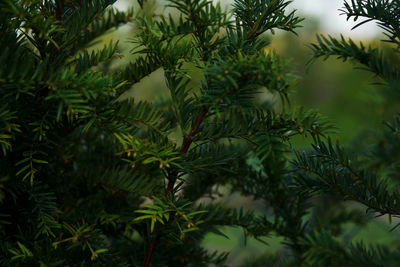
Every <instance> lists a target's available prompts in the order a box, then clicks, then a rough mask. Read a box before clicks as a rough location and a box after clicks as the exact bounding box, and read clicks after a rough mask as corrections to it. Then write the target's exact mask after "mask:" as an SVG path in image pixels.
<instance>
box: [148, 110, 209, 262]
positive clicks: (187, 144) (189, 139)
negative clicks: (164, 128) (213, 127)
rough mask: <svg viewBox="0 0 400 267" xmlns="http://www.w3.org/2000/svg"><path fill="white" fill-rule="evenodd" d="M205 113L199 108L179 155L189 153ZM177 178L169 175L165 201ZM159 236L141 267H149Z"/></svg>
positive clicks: (149, 249)
mask: <svg viewBox="0 0 400 267" xmlns="http://www.w3.org/2000/svg"><path fill="white" fill-rule="evenodd" d="M207 111H208V109H207V108H206V107H202V108H201V110H200V112H199V115H198V116H197V119H196V122H195V124H194V126H193V128H192V129H191V130H190V132H189V134H188V135H186V136H185V137H184V139H183V143H182V148H181V152H180V154H181V155H184V154H186V153H187V152H188V151H189V148H190V145H191V144H192V143H193V141H194V140H196V134H197V131H198V130H199V128H200V125H201V123H202V122H203V120H204V118H205V117H206V115H207ZM177 178H178V173H177V172H175V173H173V174H171V176H170V177H169V180H168V185H167V188H166V189H165V198H166V199H168V196H169V194H170V193H171V192H172V191H173V189H174V186H175V182H176V180H177ZM172 216H173V214H172ZM161 236H162V233H161V232H160V233H159V234H157V236H156V237H154V238H153V240H152V241H151V244H150V247H149V248H148V250H147V253H146V258H145V260H144V263H143V267H149V266H150V263H151V259H152V257H153V254H154V251H155V249H156V247H157V245H158V242H159V240H160V238H161Z"/></svg>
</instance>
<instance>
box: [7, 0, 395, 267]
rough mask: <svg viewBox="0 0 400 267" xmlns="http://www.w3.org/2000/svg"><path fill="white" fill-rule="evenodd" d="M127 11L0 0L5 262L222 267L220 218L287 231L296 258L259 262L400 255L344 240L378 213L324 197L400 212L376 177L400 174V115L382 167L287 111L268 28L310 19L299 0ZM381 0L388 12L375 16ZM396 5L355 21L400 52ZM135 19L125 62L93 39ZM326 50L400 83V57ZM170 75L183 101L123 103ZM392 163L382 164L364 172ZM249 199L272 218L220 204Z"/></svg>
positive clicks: (313, 115)
mask: <svg viewBox="0 0 400 267" xmlns="http://www.w3.org/2000/svg"><path fill="white" fill-rule="evenodd" d="M113 2H114V1H113V0H86V1H78V0H56V1H42V0H40V1H39V0H38V1H24V0H18V1H11V0H1V1H0V10H1V12H0V20H1V22H0V25H1V26H0V27H1V30H2V31H1V32H2V33H3V35H2V37H1V39H0V47H1V48H2V54H1V56H0V84H1V91H0V101H1V105H0V121H1V123H0V144H1V149H2V151H1V153H2V154H1V161H0V173H1V175H0V217H1V219H0V240H1V241H0V251H1V252H0V263H1V264H2V265H4V266H75V265H80V266H111V265H112V264H114V265H116V266H141V265H143V266H150V265H151V266H210V265H212V264H214V265H216V266H224V265H226V259H227V253H217V252H213V251H209V250H207V249H205V248H203V247H202V246H201V241H202V240H203V238H204V236H205V235H206V234H208V233H216V234H221V235H223V233H221V232H220V230H219V229H220V227H221V226H236V227H240V228H241V229H243V232H244V233H245V235H246V236H249V237H253V238H256V239H258V240H260V241H262V242H264V240H265V237H268V236H269V235H270V234H271V233H276V234H277V235H279V236H282V237H284V238H285V245H286V246H285V250H284V251H283V252H282V253H279V254H277V255H268V254H266V255H264V256H263V257H261V258H259V259H254V260H252V261H251V262H249V263H248V264H251V266H269V265H286V266H293V265H299V264H304V265H321V264H328V263H329V264H331V265H338V266H342V265H343V263H345V264H347V262H354V264H359V263H368V264H374V263H376V264H377V265H379V264H383V263H388V264H389V263H391V262H395V260H396V259H397V258H398V253H396V252H395V251H392V250H389V249H388V248H384V247H377V248H373V249H372V248H366V247H365V246H363V245H362V244H355V245H353V246H351V247H350V248H346V247H345V246H344V245H342V244H340V243H339V242H337V240H336V239H335V237H337V236H339V235H340V234H341V233H342V230H343V224H344V223H346V222H348V221H356V222H359V223H363V222H364V220H362V219H360V218H361V217H362V216H364V215H360V214H359V213H357V211H347V210H343V209H341V207H337V206H335V205H334V203H335V199H332V197H331V196H329V197H327V196H325V197H323V196H321V197H320V199H319V200H318V201H313V200H314V199H315V197H316V192H320V191H323V192H331V193H335V194H336V195H339V196H342V197H344V198H345V199H353V200H357V201H359V202H361V203H363V204H365V205H367V206H368V207H369V210H370V211H374V212H378V213H379V214H389V215H390V216H396V215H397V212H396V209H397V205H399V204H398V203H399V202H398V201H397V198H398V194H397V193H396V191H389V189H388V188H390V186H391V185H392V184H393V182H391V181H389V180H388V179H385V180H384V181H382V180H381V179H380V178H378V174H383V175H384V177H388V178H389V177H391V175H396V174H397V173H398V166H397V165H396V164H395V162H396V159H395V158H394V157H393V155H394V154H395V152H397V151H398V149H396V145H397V144H398V142H397V143H391V141H389V140H394V139H390V138H397V139H396V140H398V138H399V135H398V128H399V125H400V122H399V121H398V120H397V121H395V123H393V124H389V128H390V131H388V132H386V133H385V134H384V135H382V136H384V137H385V138H387V139H385V140H388V141H387V142H386V143H384V144H383V145H380V144H378V145H377V146H376V147H375V150H374V153H375V154H374V155H377V156H374V158H373V160H374V162H372V161H367V158H365V159H364V160H363V161H362V162H360V164H358V163H356V162H355V161H350V159H349V157H348V156H346V153H345V152H344V150H343V149H341V148H339V147H335V146H333V145H332V144H331V142H330V141H328V143H327V144H325V143H323V142H322V141H321V140H323V139H324V138H325V137H326V136H327V134H329V133H330V132H332V131H333V130H334V126H333V125H332V124H330V123H329V122H328V121H327V120H326V119H324V118H323V117H321V115H319V114H318V113H317V112H314V111H306V110H304V109H303V108H297V107H296V106H295V105H293V104H291V103H290V92H291V90H292V88H293V86H294V84H295V75H293V74H292V73H291V72H290V69H289V68H288V64H287V63H285V61H284V60H282V59H281V58H280V57H279V56H278V55H277V54H276V53H274V52H267V51H270V50H267V49H266V47H268V45H269V40H268V38H267V37H266V33H271V32H272V33H274V30H277V29H279V30H284V31H290V32H293V33H294V32H295V30H296V28H297V27H299V26H300V23H301V21H302V19H301V18H299V17H297V16H296V14H295V11H292V12H288V11H285V10H286V9H287V7H288V5H289V4H290V1H285V0H235V1H234V4H233V9H232V11H229V10H225V9H224V8H222V7H221V6H220V5H219V4H216V3H214V2H212V1H207V0H169V1H168V2H167V6H168V7H169V8H170V9H168V10H175V11H177V12H178V15H177V16H175V15H173V14H172V13H170V14H169V13H166V12H164V13H163V14H160V13H158V9H157V8H158V7H159V4H158V3H157V2H156V1H155V0H147V1H145V0H141V1H138V4H139V5H138V9H137V10H134V11H133V10H130V11H128V12H121V11H116V10H114V9H113V8H112V7H111V4H113ZM362 5H365V7H364V6H362ZM368 5H371V6H372V5H375V6H373V8H367V6H368ZM377 6H378V7H379V8H381V9H382V10H385V12H387V13H385V12H383V11H382V10H381V12H376V13H371V14H370V13H368V12H372V11H374V10H376V7H377ZM387 6H390V8H387ZM397 6H398V4H396V2H395V1H394V2H388V1H357V2H352V4H351V5H349V4H346V12H347V14H348V15H349V17H352V16H356V17H361V16H367V17H368V16H371V17H372V18H373V19H378V20H379V21H382V23H381V26H382V27H383V28H384V29H385V30H386V31H388V32H389V35H388V37H389V40H390V41H391V42H393V43H394V44H397V40H398V39H397V37H396V36H397V35H396V31H397V30H398V29H397V28H396V27H397V26H396V25H395V22H397V21H396V20H395V18H396V17H395V15H396V12H397V11H396V7H397ZM371 10H372V11H371ZM361 12H364V13H361ZM379 16H383V17H382V18H381V17H379ZM385 16H387V17H385ZM387 21H392V22H393V23H392V24H393V25H392V24H388V22H387ZM126 23H131V24H133V25H135V27H136V35H135V36H133V41H132V43H133V46H134V47H133V49H132V53H133V54H135V55H136V58H135V60H134V61H132V62H131V63H129V64H128V65H127V66H124V67H121V68H117V69H113V68H110V66H111V62H112V61H113V60H115V59H116V58H119V57H121V55H120V53H119V51H118V44H117V43H116V42H111V43H110V44H108V45H105V46H104V48H102V49H98V50H96V49H95V50H93V48H92V46H93V44H94V43H95V42H96V40H97V38H98V37H100V36H101V35H103V34H104V33H106V32H108V31H110V30H112V29H115V28H116V27H118V26H120V25H123V24H126ZM388 25H390V26H388ZM319 40H320V42H319V44H316V45H314V46H313V49H314V52H315V57H316V58H317V57H320V56H324V55H338V56H342V57H344V58H345V59H350V58H354V59H356V60H359V61H360V62H361V63H362V64H365V65H367V66H368V67H369V68H370V69H371V70H373V71H374V72H376V73H378V74H379V75H380V76H381V77H382V78H384V79H385V80H386V81H388V84H389V85H390V86H393V88H396V81H397V79H396V77H397V76H396V75H397V74H396V68H395V65H394V63H392V62H389V61H388V60H387V59H384V58H383V55H382V54H381V53H379V51H378V50H374V49H372V48H371V49H366V48H364V47H362V46H361V47H358V46H356V45H355V44H354V43H353V42H351V41H345V40H342V41H336V40H335V39H333V38H331V39H327V38H323V37H320V39H319ZM395 49H397V48H395ZM346 53H347V54H346ZM158 69H161V70H162V71H163V75H164V78H165V83H166V86H167V88H168V91H169V96H168V97H161V96H154V100H153V101H151V102H149V101H138V100H135V99H132V98H128V99H125V100H121V95H122V94H124V93H126V92H127V91H128V90H129V88H130V87H131V86H132V85H134V84H136V83H138V82H139V81H140V80H141V79H142V78H144V77H146V76H147V75H150V74H151V73H153V72H154V71H156V70H158ZM195 73H201V77H202V79H201V84H200V85H199V86H197V85H195V84H194V83H192V82H191V81H192V78H191V76H193V74H195ZM299 135H301V136H308V137H311V139H310V141H311V142H314V144H315V145H314V148H315V150H316V152H315V153H314V154H310V153H298V154H297V161H295V162H294V163H293V164H292V165H290V164H289V161H290V152H293V147H292V145H291V140H292V138H293V137H295V136H299ZM328 140H330V139H328ZM390 151H393V152H390ZM389 152H390V153H389ZM397 153H398V152H397ZM386 158H390V161H388V160H387V159H386ZM377 166H378V167H379V168H380V169H381V170H382V171H380V172H377V171H375V172H368V171H364V170H365V169H366V168H367V167H371V168H378V167H377ZM383 170H384V171H383ZM379 177H380V176H379ZM385 185H387V187H385ZM234 192H239V193H241V194H242V195H244V196H249V197H252V198H254V199H257V200H262V201H263V203H264V205H265V208H266V209H268V212H267V213H265V214H260V213H258V212H255V211H251V210H250V211H249V210H244V209H243V208H240V207H235V208H232V207H224V206H223V205H221V204H220V202H218V199H219V197H220V196H224V195H225V196H227V195H230V194H232V193H234ZM205 198H209V199H211V201H205ZM321 200H322V201H321ZM326 207H330V209H329V210H327V209H326ZM310 211H311V213H310ZM322 214H323V215H324V216H325V217H324V218H322V217H321V215H322ZM390 218H391V217H390ZM335 222H337V223H335Z"/></svg>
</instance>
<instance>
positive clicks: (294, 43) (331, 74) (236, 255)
mask: <svg viewBox="0 0 400 267" xmlns="http://www.w3.org/2000/svg"><path fill="white" fill-rule="evenodd" d="M302 1H305V0H295V2H296V4H297V6H299V5H301V2H302ZM163 2H164V3H165V1H162V0H158V3H159V4H160V3H161V4H162V3H163ZM221 2H222V4H224V5H226V6H227V7H228V6H229V3H230V1H229V0H221ZM136 5H137V2H136V1H134V0H119V1H118V2H117V4H116V7H118V8H121V9H125V8H128V7H134V8H135V6H136ZM156 12H159V13H160V14H162V13H166V12H169V11H168V10H167V9H166V8H159V10H157V11H156ZM331 12H333V13H335V14H337V15H339V13H340V12H339V11H338V10H332V11H331ZM300 14H301V12H300ZM301 15H302V16H303V17H304V18H305V20H304V21H303V26H304V27H303V28H300V29H299V30H297V34H298V35H297V36H296V35H294V34H291V33H282V32H276V33H275V34H274V35H268V36H265V38H268V39H269V40H270V41H271V46H270V47H269V48H268V49H269V50H271V52H276V53H278V54H279V55H280V56H281V57H283V58H284V59H285V60H287V62H288V66H289V68H290V69H291V70H292V71H293V73H294V74H295V75H296V76H298V81H297V85H296V86H295V87H294V88H295V91H293V92H292V95H291V97H290V99H291V101H292V105H296V106H298V107H301V106H304V107H305V108H306V109H310V108H311V109H316V110H318V111H319V112H320V113H321V114H323V115H324V116H326V117H328V118H329V120H331V121H332V122H334V123H335V125H336V126H337V128H338V130H337V133H336V134H334V135H333V136H332V138H333V139H337V140H339V141H340V143H341V144H343V145H348V146H362V145H363V140H366V139H368V135H369V134H373V133H371V132H372V131H371V130H370V129H377V130H378V129H381V128H383V127H384V124H383V121H385V120H390V119H391V118H392V117H393V115H395V113H396V112H398V107H400V95H395V94H396V93H395V92H394V90H389V89H388V88H386V87H384V86H382V85H380V84H379V79H378V78H377V77H374V75H373V74H372V73H370V72H368V71H365V70H362V67H361V66H360V65H358V64H355V63H351V64H348V63H343V62H342V61H341V60H338V59H335V58H329V59H327V60H325V61H322V60H320V61H316V62H314V63H313V64H312V65H310V66H308V65H307V63H308V62H309V60H310V59H311V50H310V49H309V48H308V47H307V44H309V43H311V42H315V39H316V38H315V34H316V33H321V32H323V33H325V32H326V31H325V32H324V29H323V28H321V27H320V25H322V22H321V21H320V18H318V17H313V16H312V15H309V14H304V13H303V14H301ZM334 35H336V36H337V34H334ZM346 35H348V34H346ZM133 36H135V28H134V27H133V26H132V24H131V25H126V26H123V27H121V28H119V29H118V30H117V31H113V32H110V33H109V34H107V35H105V36H102V37H101V39H100V40H98V41H99V42H98V43H97V44H96V45H94V46H93V47H92V48H93V49H96V48H98V47H101V46H103V45H104V43H109V42H110V40H119V44H118V47H119V50H120V56H119V58H118V60H116V61H114V62H113V63H112V64H113V65H112V66H111V67H112V68H118V67H120V66H123V65H124V64H126V63H128V62H129V61H134V59H135V55H132V53H131V52H132V51H131V50H132V48H133V47H134V44H132V42H131V41H132V37H133ZM346 37H352V36H351V34H350V35H349V36H346ZM357 39H360V38H358V37H357V38H353V40H357ZM362 39H363V40H362V41H363V43H364V44H367V45H368V44H371V45H373V46H375V47H376V46H379V47H381V46H382V42H380V41H379V35H377V36H376V38H368V39H365V38H362ZM187 68H191V69H193V70H195V69H194V67H193V66H190V65H188V66H187ZM191 77H192V83H193V85H194V86H196V85H197V84H200V80H201V78H202V77H200V74H199V73H196V72H195V71H194V72H192V75H191ZM167 94H168V90H167V88H166V85H165V81H164V76H163V73H162V71H161V70H157V71H155V72H154V73H152V74H151V75H150V76H148V77H146V78H144V79H143V80H142V81H141V82H140V83H138V84H136V85H134V86H133V88H132V89H131V90H130V91H129V93H128V94H125V95H123V96H122V98H128V97H134V98H135V99H146V100H150V101H152V100H153V99H154V96H155V95H157V98H159V97H160V96H165V97H167ZM266 97H269V96H266ZM396 109H397V110H396ZM177 138H179V137H177ZM310 141H311V140H307V139H304V138H302V139H298V140H296V142H295V143H294V144H293V145H294V146H295V147H297V148H298V149H307V146H308V145H309V144H310ZM218 201H221V202H223V203H224V205H226V206H231V207H233V206H235V207H238V206H241V207H244V208H245V209H254V210H257V211H259V212H263V213H268V211H266V210H263V208H262V207H263V205H261V203H257V202H255V201H253V200H251V199H248V198H245V197H242V196H240V195H239V194H234V195H231V196H229V197H225V198H223V199H219V200H218ZM342 208H343V209H344V210H345V209H360V208H361V207H358V206H357V205H356V204H351V203H350V204H348V203H346V204H343V206H342ZM314 212H315V211H314ZM324 214H326V212H325V213H324ZM363 217H365V213H363V212H362V211H361V209H360V222H362V221H363V220H364V221H366V220H365V219H363ZM361 225H363V224H361ZM345 228H346V229H344V231H343V234H342V239H343V240H344V241H346V240H350V239H351V240H352V241H361V240H362V241H363V242H365V243H369V242H374V243H375V244H379V243H381V244H390V243H393V242H397V241H396V240H397V239H398V238H399V234H397V233H396V232H390V231H389V230H390V228H391V225H389V223H388V220H387V218H386V217H385V218H378V219H375V220H372V222H370V223H368V224H364V225H363V226H359V225H357V226H356V225H354V224H348V225H346V227H345ZM221 232H222V233H224V234H225V235H226V237H222V236H220V235H214V234H213V235H209V236H208V237H207V238H206V240H204V246H205V247H208V248H212V249H217V250H220V251H231V254H230V256H229V259H230V262H231V265H232V266H241V265H243V266H244V265H247V266H251V264H250V263H248V262H245V261H244V259H246V258H248V257H249V256H250V257H254V256H255V255H265V256H266V257H268V255H269V254H273V253H275V252H276V251H278V250H281V251H282V253H285V251H284V249H282V248H283V245H282V243H281V242H282V241H283V239H282V238H278V237H274V236H271V237H270V238H267V239H265V240H264V241H265V244H264V243H261V242H259V241H256V240H246V239H245V237H244V234H243V233H242V232H241V230H239V229H235V228H223V229H221ZM249 264H250V265H249Z"/></svg>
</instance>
